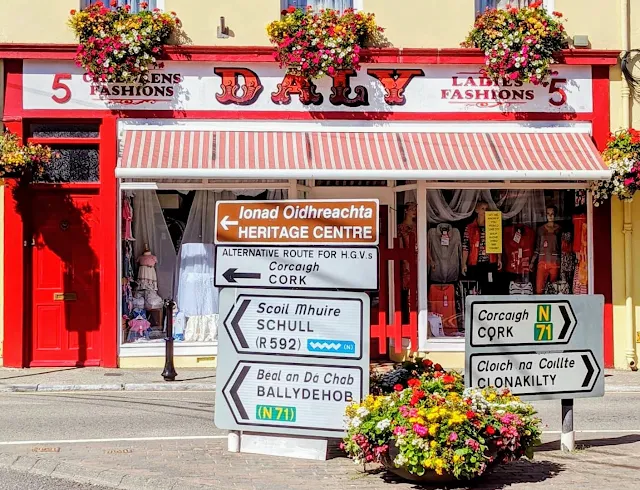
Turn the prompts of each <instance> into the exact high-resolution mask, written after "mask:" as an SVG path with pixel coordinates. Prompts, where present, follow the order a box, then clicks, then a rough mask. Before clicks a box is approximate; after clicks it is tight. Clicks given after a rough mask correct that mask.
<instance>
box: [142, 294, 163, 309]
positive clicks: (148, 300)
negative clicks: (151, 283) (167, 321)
mask: <svg viewBox="0 0 640 490" xmlns="http://www.w3.org/2000/svg"><path fill="white" fill-rule="evenodd" d="M163 305H164V302H163V301H162V298H161V297H160V296H159V295H158V293H157V292H156V291H154V290H153V289H146V290H145V291H144V308H145V310H161V309H162V307H163Z"/></svg>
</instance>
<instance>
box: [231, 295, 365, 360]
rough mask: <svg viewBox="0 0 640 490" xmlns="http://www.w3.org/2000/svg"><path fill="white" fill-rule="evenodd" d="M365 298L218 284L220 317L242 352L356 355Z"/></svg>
mask: <svg viewBox="0 0 640 490" xmlns="http://www.w3.org/2000/svg"><path fill="white" fill-rule="evenodd" d="M369 301H370V300H369V296H367V295H366V294H365V293H355V292H340V293H336V292H330V291H327V292H319V291H314V292H313V293H311V292H309V293H305V292H297V291H285V290H283V291H271V290H267V291H261V290H248V289H244V290H243V289H235V288H224V289H223V290H222V291H221V293H220V318H223V319H224V320H223V327H224V331H225V332H224V333H225V335H228V336H229V338H230V340H231V343H232V344H233V349H234V350H235V351H236V352H237V353H242V354H264V355H269V356H297V357H316V358H325V359H356V360H357V359H361V358H362V356H363V351H364V350H365V349H368V348H369V347H368V344H369V342H368V338H367V341H366V347H365V339H364V331H365V330H366V329H368V325H369Z"/></svg>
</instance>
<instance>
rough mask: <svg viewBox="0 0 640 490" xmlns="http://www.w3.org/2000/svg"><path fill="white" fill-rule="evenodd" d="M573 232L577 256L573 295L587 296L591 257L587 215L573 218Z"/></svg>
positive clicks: (574, 249)
mask: <svg viewBox="0 0 640 490" xmlns="http://www.w3.org/2000/svg"><path fill="white" fill-rule="evenodd" d="M573 230H574V237H573V251H574V252H575V254H576V269H575V273H574V276H573V294H587V293H588V292H589V257H588V255H587V242H588V234H587V220H586V216H585V215H576V216H574V217H573ZM576 235H580V236H579V237H578V236H576Z"/></svg>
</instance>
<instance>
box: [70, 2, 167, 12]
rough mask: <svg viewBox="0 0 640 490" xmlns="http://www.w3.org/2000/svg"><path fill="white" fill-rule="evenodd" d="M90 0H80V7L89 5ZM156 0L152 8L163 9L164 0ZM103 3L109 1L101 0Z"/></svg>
mask: <svg viewBox="0 0 640 490" xmlns="http://www.w3.org/2000/svg"><path fill="white" fill-rule="evenodd" d="M91 1H92V0H80V8H81V9H85V8H87V7H88V6H89V4H90V3H91ZM142 1H144V0H138V3H141V2H142ZM146 1H147V2H148V1H149V0H146ZM155 1H156V6H155V7H154V8H158V9H160V10H164V0H155ZM103 2H104V3H107V4H108V3H109V0H103Z"/></svg>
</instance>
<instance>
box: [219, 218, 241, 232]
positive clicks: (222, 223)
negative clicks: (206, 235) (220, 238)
mask: <svg viewBox="0 0 640 490" xmlns="http://www.w3.org/2000/svg"><path fill="white" fill-rule="evenodd" d="M238 224H239V223H238V222H237V221H231V220H230V219H229V216H223V217H222V219H221V220H220V226H222V229H223V230H224V231H229V226H238Z"/></svg>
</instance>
